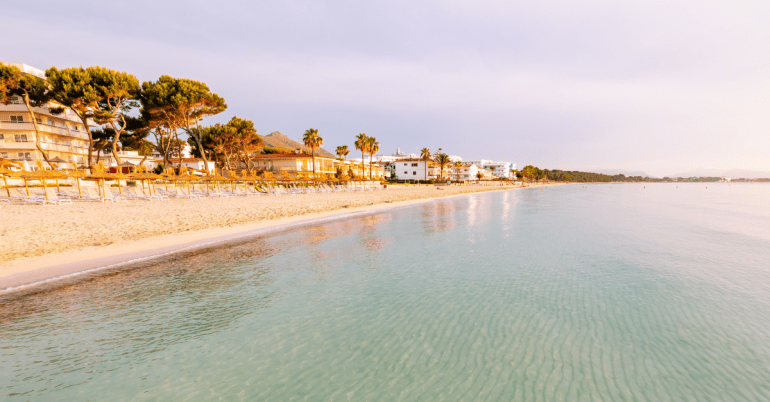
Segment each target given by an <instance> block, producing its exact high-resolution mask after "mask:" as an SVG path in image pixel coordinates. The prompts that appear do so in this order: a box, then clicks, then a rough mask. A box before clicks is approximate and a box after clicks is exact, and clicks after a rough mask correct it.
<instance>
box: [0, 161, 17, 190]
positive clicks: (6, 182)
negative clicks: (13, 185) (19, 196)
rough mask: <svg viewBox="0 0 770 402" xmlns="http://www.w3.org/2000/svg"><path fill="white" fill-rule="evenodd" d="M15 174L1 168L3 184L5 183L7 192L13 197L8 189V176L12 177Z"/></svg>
mask: <svg viewBox="0 0 770 402" xmlns="http://www.w3.org/2000/svg"><path fill="white" fill-rule="evenodd" d="M13 173H14V171H13V170H10V169H6V168H4V167H1V166H0V174H1V175H3V183H5V192H6V193H8V196H9V197H10V196H11V190H10V189H9V188H8V178H7V177H8V176H10V175H12V174H13Z"/></svg>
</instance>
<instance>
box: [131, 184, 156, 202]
mask: <svg viewBox="0 0 770 402" xmlns="http://www.w3.org/2000/svg"><path fill="white" fill-rule="evenodd" d="M126 198H128V199H130V200H144V201H152V199H151V198H150V197H144V196H141V195H139V194H137V193H135V192H134V191H133V190H131V189H130V188H128V187H126Z"/></svg>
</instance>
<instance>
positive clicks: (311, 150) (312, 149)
mask: <svg viewBox="0 0 770 402" xmlns="http://www.w3.org/2000/svg"><path fill="white" fill-rule="evenodd" d="M310 152H311V153H312V154H313V178H315V148H310Z"/></svg>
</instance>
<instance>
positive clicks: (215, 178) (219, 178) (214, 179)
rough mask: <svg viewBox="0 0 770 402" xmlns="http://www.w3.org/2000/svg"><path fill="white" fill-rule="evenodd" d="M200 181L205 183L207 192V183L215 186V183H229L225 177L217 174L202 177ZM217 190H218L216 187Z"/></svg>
mask: <svg viewBox="0 0 770 402" xmlns="http://www.w3.org/2000/svg"><path fill="white" fill-rule="evenodd" d="M201 180H203V181H205V182H206V190H208V183H210V182H214V184H215V185H216V183H217V182H221V181H230V179H228V178H227V177H224V176H220V175H218V174H213V175H208V176H204V177H203V178H201ZM217 189H219V188H218V187H217Z"/></svg>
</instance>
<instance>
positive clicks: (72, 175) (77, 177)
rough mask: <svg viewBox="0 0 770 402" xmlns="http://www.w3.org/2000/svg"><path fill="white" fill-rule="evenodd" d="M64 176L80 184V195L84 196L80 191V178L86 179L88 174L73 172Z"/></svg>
mask: <svg viewBox="0 0 770 402" xmlns="http://www.w3.org/2000/svg"><path fill="white" fill-rule="evenodd" d="M64 175H65V176H67V177H74V178H75V181H76V182H77V183H78V194H79V195H83V192H82V191H81V190H80V178H81V177H86V174H85V173H83V172H81V171H78V170H73V171H72V172H67V173H65V174H64Z"/></svg>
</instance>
